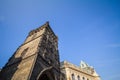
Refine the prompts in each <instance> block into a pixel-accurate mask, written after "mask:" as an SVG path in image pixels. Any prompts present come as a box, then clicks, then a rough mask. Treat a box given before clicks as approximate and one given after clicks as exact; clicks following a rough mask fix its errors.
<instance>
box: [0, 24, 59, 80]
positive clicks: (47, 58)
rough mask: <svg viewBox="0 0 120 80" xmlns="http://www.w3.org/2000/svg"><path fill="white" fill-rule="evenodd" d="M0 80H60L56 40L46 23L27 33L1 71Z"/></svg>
mask: <svg viewBox="0 0 120 80" xmlns="http://www.w3.org/2000/svg"><path fill="white" fill-rule="evenodd" d="M0 80H60V62H59V52H58V38H57V36H56V35H55V34H54V32H53V31H52V29H51V28H50V25H49V23H48V22H46V23H45V24H44V25H42V26H41V27H39V28H37V29H35V30H32V31H31V32H30V33H29V35H28V36H27V38H26V40H25V41H24V43H23V44H22V45H21V46H19V47H18V49H17V50H16V52H15V53H14V54H13V55H12V57H11V58H10V59H9V60H8V62H7V64H6V65H5V66H4V67H3V69H2V70H1V72H0Z"/></svg>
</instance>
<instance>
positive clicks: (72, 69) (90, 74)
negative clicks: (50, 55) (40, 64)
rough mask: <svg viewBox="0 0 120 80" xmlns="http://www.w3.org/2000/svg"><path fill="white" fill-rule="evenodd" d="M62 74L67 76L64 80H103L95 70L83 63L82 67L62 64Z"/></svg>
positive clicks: (66, 63)
mask: <svg viewBox="0 0 120 80" xmlns="http://www.w3.org/2000/svg"><path fill="white" fill-rule="evenodd" d="M60 68H61V73H63V74H64V75H65V78H64V79H62V80H101V79H100V76H99V75H98V74H97V73H96V71H95V69H94V68H93V67H91V66H89V65H88V64H87V63H85V62H83V61H81V63H80V66H76V65H74V64H72V63H70V62H67V61H63V62H61V67H60Z"/></svg>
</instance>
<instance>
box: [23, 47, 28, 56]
mask: <svg viewBox="0 0 120 80" xmlns="http://www.w3.org/2000/svg"><path fill="white" fill-rule="evenodd" d="M27 51H28V48H26V49H24V50H23V52H22V53H21V57H24V56H25V54H26V53H27Z"/></svg>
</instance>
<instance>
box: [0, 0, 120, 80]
mask: <svg viewBox="0 0 120 80" xmlns="http://www.w3.org/2000/svg"><path fill="white" fill-rule="evenodd" d="M46 21H49V22H50V26H51V27H52V29H53V30H54V32H55V33H56V35H58V37H59V53H60V61H63V60H67V61H69V62H71V63H73V64H76V65H79V63H80V61H81V60H83V61H85V62H87V63H88V64H89V65H92V66H93V67H94V68H95V69H96V71H97V72H98V74H100V76H101V78H102V80H119V79H120V69H119V68H120V1H119V0H0V36H1V38H0V44H1V46H0V67H3V66H4V64H5V63H6V62H7V60H8V59H9V57H10V56H11V55H12V54H13V53H14V52H15V50H16V49H17V48H18V47H19V46H20V45H21V44H22V43H23V42H24V40H25V38H26V36H27V35H28V32H29V31H30V30H32V29H35V28H37V27H39V26H41V25H43V24H44V23H45V22H46Z"/></svg>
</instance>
